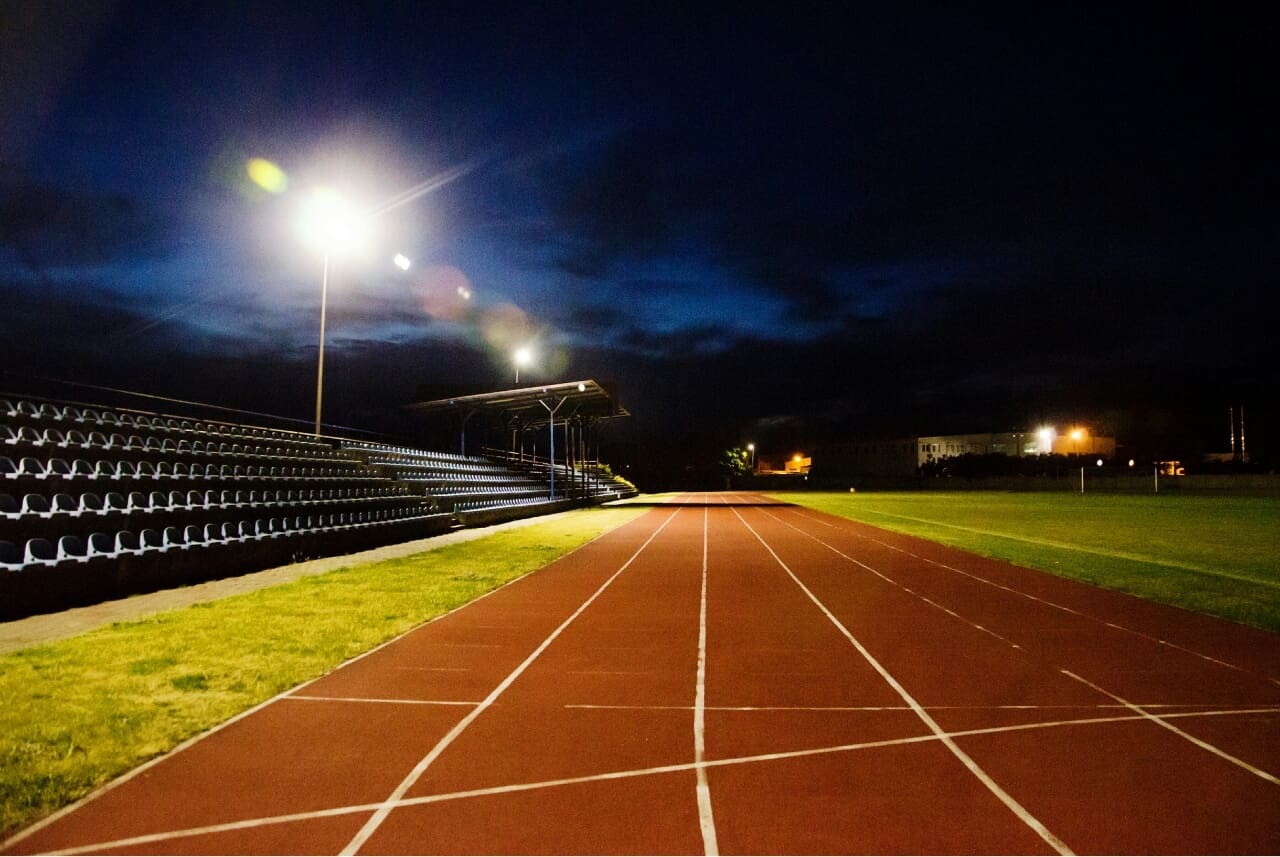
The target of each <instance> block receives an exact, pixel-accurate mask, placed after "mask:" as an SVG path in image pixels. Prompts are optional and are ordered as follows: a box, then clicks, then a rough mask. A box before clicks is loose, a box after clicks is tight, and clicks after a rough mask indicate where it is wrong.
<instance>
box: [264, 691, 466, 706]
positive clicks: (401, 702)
mask: <svg viewBox="0 0 1280 857" xmlns="http://www.w3.org/2000/svg"><path fill="white" fill-rule="evenodd" d="M283 699H284V700H286V701H293V700H295V699H296V700H299V701H302V702H376V703H382V704H386V705H462V706H475V705H479V704H480V703H479V702H471V701H468V700H461V699H456V700H455V699H379V698H377V697H368V696H305V695H301V694H298V693H296V692H295V693H291V694H289V695H288V696H285V697H283Z"/></svg>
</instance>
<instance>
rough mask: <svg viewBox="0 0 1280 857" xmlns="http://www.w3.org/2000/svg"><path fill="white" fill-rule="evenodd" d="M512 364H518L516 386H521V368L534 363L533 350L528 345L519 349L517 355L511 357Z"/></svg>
mask: <svg viewBox="0 0 1280 857" xmlns="http://www.w3.org/2000/svg"><path fill="white" fill-rule="evenodd" d="M511 362H513V363H515V364H516V384H519V383H520V367H521V366H528V365H529V364H530V363H532V362H533V349H531V348H529V346H527V345H525V346H522V347H520V348H517V349H516V351H515V354H513V355H511Z"/></svg>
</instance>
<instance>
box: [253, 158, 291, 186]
mask: <svg viewBox="0 0 1280 857" xmlns="http://www.w3.org/2000/svg"><path fill="white" fill-rule="evenodd" d="M245 172H247V173H248V174H249V180H250V181H251V182H253V183H254V184H256V185H257V186H258V187H260V188H262V189H263V190H265V191H266V192H267V193H284V192H285V190H287V189H288V187H289V176H288V175H286V174H285V171H284V170H282V169H280V168H279V167H277V166H276V165H275V164H273V163H271V162H270V161H268V160H267V159H266V158H250V159H249V163H248V164H246V165H245Z"/></svg>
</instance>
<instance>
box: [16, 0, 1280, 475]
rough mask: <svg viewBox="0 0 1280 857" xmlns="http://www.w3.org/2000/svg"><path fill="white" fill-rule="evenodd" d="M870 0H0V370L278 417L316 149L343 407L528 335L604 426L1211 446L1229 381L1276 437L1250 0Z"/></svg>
mask: <svg viewBox="0 0 1280 857" xmlns="http://www.w3.org/2000/svg"><path fill="white" fill-rule="evenodd" d="M887 5H896V4H869V5H868V6H866V7H862V8H859V7H856V6H852V7H848V8H846V7H835V6H827V5H825V4H824V5H799V6H789V5H786V4H783V5H778V6H775V7H772V8H771V11H769V12H768V13H766V14H754V13H751V12H750V11H749V10H750V9H751V7H750V6H749V5H747V6H741V7H733V6H721V5H718V4H717V5H707V6H702V5H701V4H697V3H684V4H678V5H671V6H666V5H662V4H638V5H637V6H636V7H633V8H631V9H629V10H623V11H617V10H614V9H612V8H611V4H604V5H600V4H591V5H588V4H583V5H581V6H575V7H568V6H555V7H549V6H545V5H544V4H521V5H517V6H512V7H501V6H488V7H484V6H483V5H482V4H472V3H463V4H425V3H406V4H392V3H377V2H367V3H352V4H340V3H323V4H322V3H277V2H252V3H243V4H241V3H233V2H217V3H208V4H204V3H184V2H177V3H110V2H101V3H61V2H44V1H43V0H41V1H40V2H28V0H2V2H0V297H2V299H3V303H2V305H0V325H2V328H0V332H2V333H3V345H2V348H3V350H2V351H0V358H2V360H3V367H0V368H3V370H4V371H5V372H6V374H5V375H4V376H3V382H2V383H0V388H3V389H9V390H14V389H23V390H31V389H35V388H39V387H40V386H41V385H42V384H44V385H47V386H48V389H49V391H50V392H51V393H53V394H55V395H62V396H64V397H69V398H81V399H89V400H93V399H100V398H102V395H99V394H97V393H94V392H93V391H90V390H83V389H81V390H71V389H68V388H56V389H55V388H54V387H53V386H49V384H50V382H43V381H36V380H34V379H36V378H38V377H39V378H55V379H69V380H74V381H78V382H83V383H89V384H96V385H102V386H106V387H112V388H122V389H128V390H140V391H144V392H148V393H152V394H156V395H163V396H172V397H176V398H183V399H196V400H200V401H204V402H211V403H214V404H219V405H226V406H232V407H241V408H248V409H252V410H258V411H263V412H268V413H272V414H281V415H284V416H288V417H294V418H297V419H298V420H300V421H301V423H302V425H303V426H305V424H306V423H307V421H309V419H310V417H311V414H312V407H313V402H314V398H313V397H314V384H315V359H316V337H317V332H318V324H319V302H320V275H321V259H320V258H319V256H318V255H317V254H316V253H315V252H314V251H312V250H310V249H308V248H307V247H306V246H305V245H304V244H302V243H301V242H300V241H299V240H298V239H297V237H296V235H295V234H294V228H293V224H294V221H295V220H296V211H297V209H298V207H299V205H300V203H301V200H302V199H303V198H304V196H305V195H306V194H307V193H308V192H309V191H310V190H311V189H312V188H314V187H315V186H317V185H321V184H323V185H328V186H332V187H336V188H339V189H341V190H342V191H343V192H344V193H346V195H347V196H348V197H350V198H352V199H354V200H357V201H359V202H361V203H362V204H364V205H366V206H368V207H371V208H375V207H383V208H386V209H387V210H386V211H385V212H384V213H382V214H380V215H379V216H378V217H377V218H376V222H375V227H376V236H375V239H374V241H373V249H371V250H370V251H369V252H368V253H367V254H364V255H361V256H358V257H357V256H353V257H350V258H344V259H335V260H334V264H333V267H332V269H331V282H330V292H329V314H328V323H329V329H328V335H327V339H326V342H327V347H326V378H327V384H326V394H325V395H326V410H325V416H326V420H327V421H330V422H332V423H334V424H335V425H340V426H351V427H356V428H380V427H383V426H386V425H389V424H390V422H389V420H390V419H391V418H390V417H389V416H388V414H394V413H395V412H396V409H397V408H398V407H399V406H400V405H402V404H404V403H406V402H409V401H412V400H414V398H415V396H416V395H417V394H418V392H419V390H420V389H423V390H441V389H448V388H456V389H457V390H459V391H467V392H474V391H478V390H487V389H503V388H507V387H510V386H513V384H512V380H513V377H512V368H511V360H510V353H511V350H512V349H513V348H514V346H515V345H517V344H521V343H524V342H526V341H531V342H533V343H534V345H535V348H536V351H537V355H538V357H537V360H536V361H535V364H534V365H532V366H530V367H528V368H526V369H525V370H523V371H522V375H521V381H522V382H532V383H537V382H540V381H561V380H572V379H578V378H596V379H598V380H601V381H606V382H613V383H616V384H617V385H618V389H619V392H620V395H621V397H622V400H623V402H624V403H625V404H626V405H627V407H629V408H630V409H631V410H632V411H633V412H634V414H635V416H634V417H633V418H632V419H631V420H629V421H627V423H628V424H627V425H626V426H623V425H622V424H621V423H620V424H619V425H618V426H617V427H616V428H615V429H614V430H613V431H614V433H615V438H616V439H617V440H619V441H623V440H629V439H645V440H651V439H655V438H662V439H667V440H680V441H682V439H687V438H691V437H694V436H695V435H696V436H697V437H700V438H706V437H714V438H715V440H716V442H719V441H720V440H730V441H739V440H741V441H744V442H745V441H746V440H749V439H757V438H776V441H775V442H776V443H777V444H784V443H785V444H788V445H790V444H801V443H805V444H811V443H813V442H816V441H817V440H821V439H830V438H836V437H857V436H874V435H876V434H883V433H899V432H901V433H906V432H917V433H921V434H933V433H942V432H956V431H996V430H1007V429H1012V428H1015V427H1019V428H1021V427H1027V426H1033V425H1036V424H1039V423H1040V422H1041V421H1043V420H1060V421H1068V420H1085V421H1091V422H1093V423H1094V424H1095V425H1098V426H1099V427H1100V428H1102V429H1104V430H1110V432H1111V433H1115V434H1118V435H1120V438H1121V441H1122V442H1126V441H1128V442H1131V443H1135V444H1146V445H1147V446H1149V447H1150V448H1151V450H1152V452H1153V453H1164V449H1162V448H1161V447H1162V445H1163V447H1179V445H1180V448H1182V449H1192V450H1217V449H1220V450H1224V451H1225V449H1226V448H1227V445H1228V442H1229V436H1228V431H1227V421H1228V408H1229V407H1230V406H1231V405H1233V404H1243V405H1244V406H1245V407H1246V410H1247V412H1248V413H1249V414H1250V415H1251V417H1252V418H1253V419H1255V421H1256V422H1255V423H1254V424H1251V426H1250V427H1251V429H1256V432H1255V437H1254V439H1253V440H1254V443H1255V447H1256V448H1259V449H1262V450H1265V449H1266V448H1267V444H1268V443H1271V444H1272V446H1273V447H1274V444H1275V434H1276V428H1275V426H1276V411H1277V407H1276V404H1275V403H1276V401H1277V400H1278V399H1280V397H1278V394H1280V382H1278V381H1277V366H1278V365H1280V361H1278V360H1277V359H1276V352H1277V349H1276V347H1275V344H1274V343H1275V336H1276V334H1275V332H1274V327H1275V324H1276V320H1277V313H1276V309H1277V306H1278V304H1280V302H1278V301H1277V299H1276V296H1275V286H1276V279H1277V271H1280V264H1278V263H1280V258H1278V257H1280V253H1278V252H1277V247H1280V231H1278V230H1277V215H1276V212H1277V207H1278V205H1280V202H1278V200H1280V194H1278V193H1277V191H1280V187H1278V185H1280V182H1277V167H1276V163H1277V160H1276V159H1277V153H1278V152H1280V146H1278V145H1277V143H1280V141H1278V140H1277V135H1276V133H1275V131H1274V130H1272V127H1273V124H1274V113H1275V110H1276V102H1277V99H1276V94H1277V93H1276V89H1277V87H1276V80H1277V76H1276V73H1275V60H1274V41H1275V33H1276V27H1275V23H1276V22H1275V20H1274V19H1273V18H1271V17H1269V16H1268V15H1267V13H1266V12H1264V11H1262V10H1261V4H1259V5H1258V6H1257V7H1249V6H1245V7H1232V8H1230V9H1227V8H1225V7H1224V8H1221V9H1220V8H1219V7H1213V8H1210V7H1203V8H1201V9H1200V10H1199V11H1197V12H1194V13H1186V12H1182V11H1180V10H1179V11H1172V10H1171V9H1163V10H1160V11H1159V12H1156V13H1147V12H1139V11H1117V10H1115V9H1111V8H1105V7H1103V8H1091V9H1088V8H1076V7H1071V8H1053V9H1027V8H1019V7H1013V8H1012V9H1010V8H1004V9H998V10H997V9H996V8H994V7H988V8H986V9H985V10H984V9H982V8H981V7H977V8H971V9H967V10H957V9H953V8H951V7H950V6H948V7H947V8H942V9H938V8H920V7H912V8H909V9H904V10H898V9H892V10H890V11H885V7H886V6H887ZM1026 5H1029V6H1038V5H1039V4H1026ZM252 158H262V159H266V160H269V161H271V162H272V163H274V164H276V165H278V167H279V168H280V169H281V170H283V172H284V174H285V175H286V176H287V179H288V182H287V189H285V190H284V191H283V192H269V191H268V190H264V189H263V188H262V187H259V186H258V185H256V184H254V183H253V182H252V181H251V180H250V179H249V177H248V174H247V171H246V165H247V163H248V162H249V160H250V159H252ZM277 190H279V188H277ZM410 191H413V192H412V193H407V194H406V192H410ZM402 194H405V195H407V196H409V197H411V198H409V199H407V201H404V202H402V203H401V204H398V205H396V204H394V203H395V201H396V199H397V197H399V196H401V195H402ZM388 203H391V205H390V207H388V206H387V205H386V204H388ZM397 252H400V253H403V254H405V255H406V256H408V257H409V258H410V259H412V260H413V262H414V265H413V267H412V268H411V269H410V270H409V271H408V272H402V271H400V270H398V269H396V268H395V267H394V266H392V265H391V257H392V255H393V254H394V253H397ZM468 296H469V297H468ZM1268 436H1270V440H1268ZM690 443H692V441H690ZM1171 451H1178V450H1177V449H1174V450H1171Z"/></svg>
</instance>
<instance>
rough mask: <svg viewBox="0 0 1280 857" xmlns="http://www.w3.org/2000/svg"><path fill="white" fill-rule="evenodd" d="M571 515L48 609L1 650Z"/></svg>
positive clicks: (5, 627) (7, 634) (1, 627)
mask: <svg viewBox="0 0 1280 857" xmlns="http://www.w3.org/2000/svg"><path fill="white" fill-rule="evenodd" d="M568 514H572V513H571V512H558V513H556V514H552V515H540V516H538V517H535V518H523V519H521V520H518V521H508V522H507V523H504V524H494V525H493V526H489V527H475V528H471V529H464V530H455V531H454V532H452V533H445V534H443V535H439V536H432V537H431V538H429V539H417V540H415V541H411V542H401V543H400V544H395V545H385V546H383V547H380V548H373V549H372V550H367V551H360V552H359V553H352V554H343V555H341V556H328V557H322V558H320V559H313V560H308V561H306V562H298V563H293V564H292V565H282V566H280V567H278V568H268V569H266V570H264V571H258V572H254V573H252V574H243V575H240V576H238V577H227V578H223V579H221V580H210V581H206V582H204V583H198V584H196V585H194V586H183V587H180V588H178V589H165V590H161V591H160V592H148V593H146V594H144V595H134V596H130V597H129V598H121V599H118V600H115V601H104V602H102V603H101V604H93V605H90V606H88V607H74V608H72V609H70V610H64V611H62V612H61V613H46V614H42V615H40V616H29V617H27V618H26V619H18V620H15V621H13V622H0V654H3V653H5V652H12V651H17V650H18V649H25V648H27V647H29V646H36V645H40V644H41V643H48V642H52V641H54V640H61V639H65V638H67V637H74V636H75V635H77V634H83V633H84V632H86V631H92V630H93V629H94V628H100V627H102V626H103V625H110V624H112V623H113V622H128V621H131V620H133V619H139V618H141V617H143V616H149V615H151V614H153V613H162V612H164V611H166V610H176V609H178V608H180V607H189V606H191V605H192V604H201V603H203V602H206V601H216V600H217V599H219V598H226V597H227V596H229V595H239V594H240V593H243V592H253V591H254V590H255V589H263V588H265V587H268V586H278V585H279V584H282V583H288V582H290V581H292V580H297V579H298V578H300V577H307V576H309V575H314V574H325V573H326V572H330V571H333V570H334V569H338V568H342V567H343V566H348V565H355V564H358V563H366V562H376V561H378V560H382V559H396V558H398V557H403V556H409V555H411V554H415V553H422V552H424V551H430V550H435V549H437V548H442V547H446V546H448V545H453V544H458V543H459V542H469V541H471V540H472V539H478V538H483V537H484V536H490V535H493V534H494V533H498V532H502V531H503V530H510V529H516V528H519V527H527V526H529V525H530V524H537V523H541V522H544V521H551V520H555V519H556V518H559V517H561V516H563V515H568Z"/></svg>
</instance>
